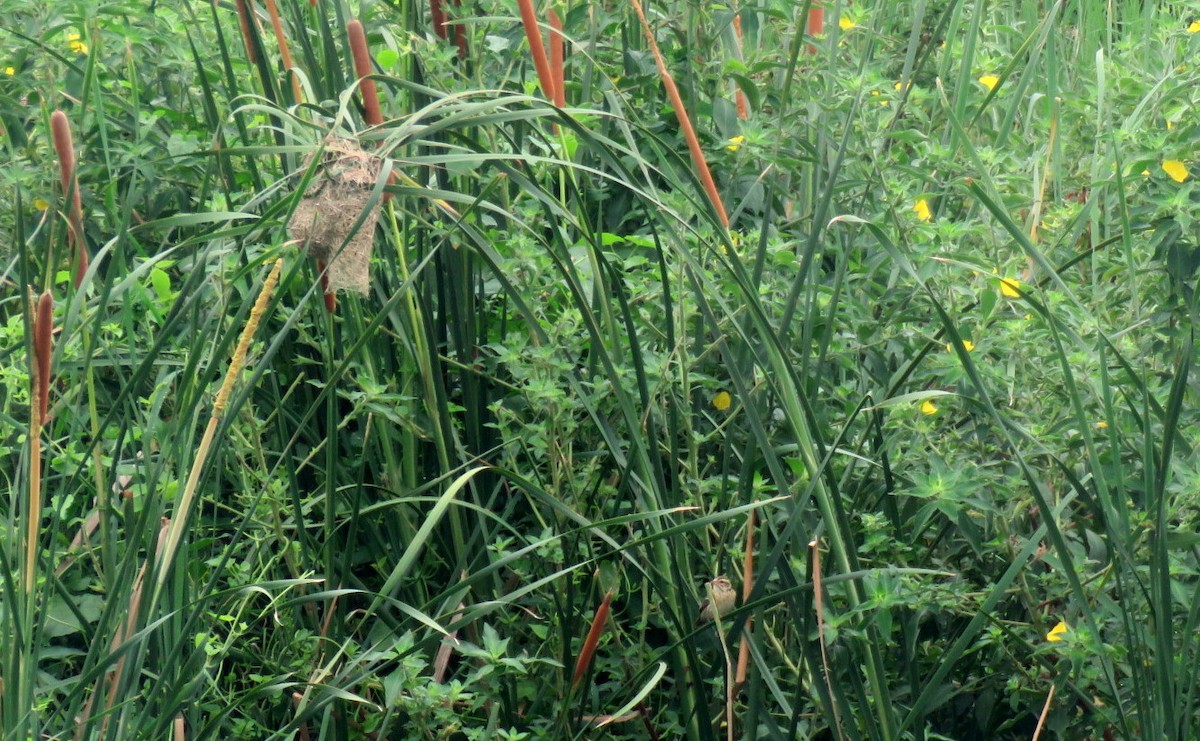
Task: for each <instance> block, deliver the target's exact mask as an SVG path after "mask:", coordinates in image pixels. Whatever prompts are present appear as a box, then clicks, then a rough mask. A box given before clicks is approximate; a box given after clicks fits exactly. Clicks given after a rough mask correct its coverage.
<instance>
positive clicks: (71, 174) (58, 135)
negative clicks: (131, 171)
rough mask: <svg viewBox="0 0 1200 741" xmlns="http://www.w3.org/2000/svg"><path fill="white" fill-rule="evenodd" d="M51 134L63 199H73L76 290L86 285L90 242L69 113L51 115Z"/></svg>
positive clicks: (71, 224)
mask: <svg viewBox="0 0 1200 741" xmlns="http://www.w3.org/2000/svg"><path fill="white" fill-rule="evenodd" d="M50 134H51V138H52V139H53V140H54V151H55V152H57V153H58V168H59V172H60V175H61V179H62V190H63V197H64V198H68V197H69V198H70V206H69V207H68V211H67V213H68V216H67V220H68V224H69V229H68V233H69V234H70V237H69V239H70V243H71V249H72V250H73V252H74V258H73V259H74V261H75V287H76V288H79V285H80V284H81V283H83V276H84V275H85V274H86V273H87V269H88V251H87V242H86V241H85V240H84V238H83V203H82V201H81V200H80V197H79V178H77V177H76V175H75V143H74V142H73V141H72V139H71V123H70V122H69V121H67V114H65V113H63V112H62V111H55V112H54V113H52V114H51V115H50Z"/></svg>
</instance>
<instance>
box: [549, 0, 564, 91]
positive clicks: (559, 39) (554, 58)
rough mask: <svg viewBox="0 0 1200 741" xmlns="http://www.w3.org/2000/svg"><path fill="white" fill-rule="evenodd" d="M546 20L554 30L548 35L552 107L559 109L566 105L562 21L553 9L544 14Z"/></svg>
mask: <svg viewBox="0 0 1200 741" xmlns="http://www.w3.org/2000/svg"><path fill="white" fill-rule="evenodd" d="M546 18H547V20H549V21H550V28H552V29H554V30H553V32H552V33H551V34H550V75H551V77H552V78H553V80H554V105H556V106H558V107H559V108H565V107H566V105H567V92H566V89H565V87H564V75H563V62H564V59H565V54H564V50H563V43H564V42H563V32H562V30H563V24H562V19H560V18H559V17H558V13H555V12H554V9H553V8H551V9H550V11H549V12H547V13H546Z"/></svg>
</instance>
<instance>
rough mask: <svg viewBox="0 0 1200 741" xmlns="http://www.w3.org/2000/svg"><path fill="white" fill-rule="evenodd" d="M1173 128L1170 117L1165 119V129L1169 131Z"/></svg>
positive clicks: (1173, 124) (1173, 123)
mask: <svg viewBox="0 0 1200 741" xmlns="http://www.w3.org/2000/svg"><path fill="white" fill-rule="evenodd" d="M1174 128H1175V122H1174V121H1172V120H1171V119H1167V131H1171V130H1172V129H1174Z"/></svg>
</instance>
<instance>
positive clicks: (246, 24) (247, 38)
mask: <svg viewBox="0 0 1200 741" xmlns="http://www.w3.org/2000/svg"><path fill="white" fill-rule="evenodd" d="M234 5H235V6H236V8H237V14H238V25H239V26H240V27H241V29H242V43H243V44H245V45H246V59H249V60H250V64H258V55H257V54H255V53H254V36H253V35H251V30H250V24H251V23H252V22H253V17H252V15H251V10H252V8H251V7H250V0H234Z"/></svg>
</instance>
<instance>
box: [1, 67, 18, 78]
mask: <svg viewBox="0 0 1200 741" xmlns="http://www.w3.org/2000/svg"><path fill="white" fill-rule="evenodd" d="M4 74H6V75H8V76H9V77H12V76H13V75H15V74H17V70H16V69H15V68H13V67H5V68H4Z"/></svg>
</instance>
